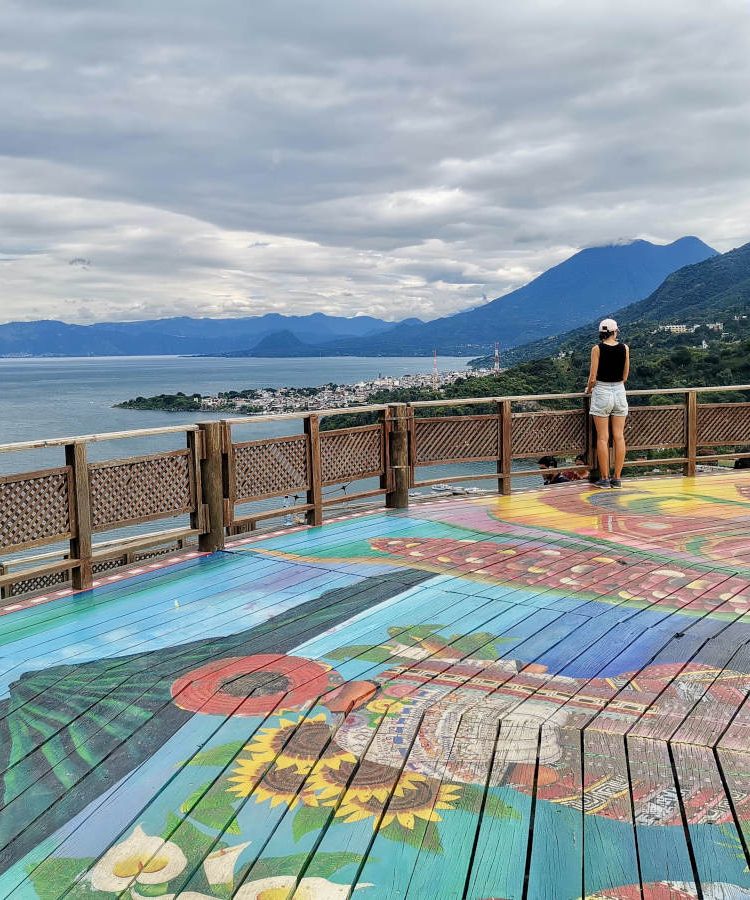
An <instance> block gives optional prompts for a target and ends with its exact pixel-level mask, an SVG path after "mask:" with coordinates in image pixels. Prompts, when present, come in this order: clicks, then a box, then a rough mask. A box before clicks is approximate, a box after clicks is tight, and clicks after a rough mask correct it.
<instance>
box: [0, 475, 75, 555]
mask: <svg viewBox="0 0 750 900" xmlns="http://www.w3.org/2000/svg"><path fill="white" fill-rule="evenodd" d="M68 502H69V501H68V469H67V468H65V469H50V470H49V471H48V472H46V473H44V474H40V475H36V476H34V477H32V478H29V477H27V476H24V475H18V476H6V477H4V478H0V547H13V546H16V545H19V544H26V543H30V542H32V541H42V540H53V539H54V538H56V537H59V536H64V535H66V534H68V533H69V532H70V511H69V507H68Z"/></svg>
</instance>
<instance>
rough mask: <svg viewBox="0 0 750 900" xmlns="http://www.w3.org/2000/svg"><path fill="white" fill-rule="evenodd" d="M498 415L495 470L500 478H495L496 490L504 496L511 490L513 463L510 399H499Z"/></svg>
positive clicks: (511, 408)
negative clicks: (497, 451)
mask: <svg viewBox="0 0 750 900" xmlns="http://www.w3.org/2000/svg"><path fill="white" fill-rule="evenodd" d="M498 414H499V416H500V422H499V428H500V459H499V460H498V463H497V472H498V474H499V475H501V476H502V477H501V478H498V480H497V490H498V493H500V494H505V495H506V496H507V495H508V494H510V492H511V490H512V484H511V476H510V473H511V470H512V464H513V440H512V435H513V432H512V428H513V407H512V404H511V401H510V400H501V401H500V402H499V403H498Z"/></svg>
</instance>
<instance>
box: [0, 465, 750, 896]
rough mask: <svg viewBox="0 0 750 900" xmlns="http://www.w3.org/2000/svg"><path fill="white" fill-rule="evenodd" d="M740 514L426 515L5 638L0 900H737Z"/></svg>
mask: <svg viewBox="0 0 750 900" xmlns="http://www.w3.org/2000/svg"><path fill="white" fill-rule="evenodd" d="M749 501H750V474H748V475H743V474H742V473H736V474H731V475H726V476H724V475H722V476H718V475H717V476H706V477H701V478H698V479H683V478H665V479H643V480H641V481H636V482H631V483H626V485H625V487H623V489H621V490H620V491H614V490H612V491H598V492H597V491H594V490H592V489H590V488H589V487H588V486H587V485H576V484H569V485H561V486H555V487H549V488H545V489H544V490H541V491H535V492H531V493H523V494H518V495H514V496H511V497H502V498H497V497H493V498H483V499H475V500H466V501H460V500H453V501H439V502H435V503H432V504H425V505H421V506H416V507H414V508H412V509H411V510H410V511H409V512H408V513H407V512H400V511H392V512H388V513H385V512H377V513H372V514H368V515H365V516H358V517H354V518H351V519H349V520H344V521H338V522H335V523H331V524H328V525H325V526H323V527H322V528H316V529H302V530H294V531H292V532H288V533H283V534H282V533H275V534H273V535H270V536H267V537H265V538H262V539H253V540H249V541H246V542H244V543H238V544H236V545H234V546H233V548H232V549H231V550H230V551H228V552H225V553H221V554H214V555H212V556H202V557H197V558H194V559H189V560H185V561H183V562H180V563H178V564H177V565H175V566H172V567H169V568H163V569H160V570H155V571H151V572H148V573H144V574H141V575H138V576H135V577H133V578H130V579H127V580H123V581H120V582H117V583H113V584H110V585H105V586H101V587H99V588H97V589H95V590H94V591H91V592H88V593H81V594H74V595H70V596H64V597H59V598H57V599H54V600H53V601H52V602H48V603H45V604H42V605H38V606H35V607H31V606H29V607H27V608H22V609H19V610H17V611H13V612H11V613H10V614H9V615H7V616H5V617H4V618H3V630H2V633H1V634H0V771H1V774H2V805H1V806H0V873H1V874H0V897H2V898H15V900H25V898H29V900H61V898H96V900H104V898H113V897H121V898H126V900H139V898H145V897H168V898H177V897H180V898H183V900H207V898H221V900H228V898H232V897H234V898H239V900H251V898H254V900H283V898H292V897H294V898H298V900H303V898H305V900H316V898H345V897H350V896H356V897H362V898H363V900H366V898H373V900H374V898H378V900H379V898H402V897H413V898H427V897H429V898H446V900H450V898H476V900H481V898H486V900H489V898H508V900H511V898H512V900H522V898H527V897H528V898H535V900H536V898H550V900H567V898H570V900H575V898H579V897H590V898H601V900H604V898H611V900H631V898H633V900H635V898H645V900H657V898H659V900H661V898H680V900H683V898H684V900H686V898H697V897H704V898H710V900H734V898H750V871H749V870H748V860H749V859H750V856H749V855H748V839H749V838H750V502H749Z"/></svg>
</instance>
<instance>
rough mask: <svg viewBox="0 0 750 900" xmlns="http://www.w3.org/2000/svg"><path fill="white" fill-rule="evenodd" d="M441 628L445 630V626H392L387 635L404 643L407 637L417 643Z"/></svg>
mask: <svg viewBox="0 0 750 900" xmlns="http://www.w3.org/2000/svg"><path fill="white" fill-rule="evenodd" d="M442 628H445V625H402V626H398V625H392V626H391V627H390V628H389V629H388V634H389V635H390V636H391V637H397V638H398V639H399V640H400V641H403V642H404V643H406V641H407V638H408V637H411V638H412V640H415V641H419V640H422V638H426V637H429V636H430V635H431V634H435V632H436V631H440V630H441V629H442Z"/></svg>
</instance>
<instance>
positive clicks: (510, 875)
mask: <svg viewBox="0 0 750 900" xmlns="http://www.w3.org/2000/svg"><path fill="white" fill-rule="evenodd" d="M540 743H541V731H540V729H539V728H538V727H537V726H536V724H534V723H529V722H524V721H519V720H510V721H501V722H500V731H499V733H498V739H497V743H496V747H495V755H494V759H493V764H492V773H491V775H490V782H489V783H490V785H501V784H504V785H507V786H508V787H510V788H512V789H513V790H514V791H515V794H514V795H513V800H512V804H513V808H514V810H515V812H516V815H517V817H518V818H517V819H515V820H514V823H513V824H514V827H513V828H510V829H507V832H506V831H505V830H504V831H503V841H502V852H500V853H498V835H497V827H496V822H495V821H494V820H493V819H492V818H491V817H489V816H487V815H483V816H482V818H481V820H480V823H479V831H478V833H477V837H476V844H475V847H474V855H473V858H472V860H471V868H470V870H469V873H468V877H467V879H466V896H468V897H472V898H478V897H492V896H501V897H513V898H519V900H520V898H521V897H522V896H523V895H524V888H525V884H526V877H527V873H528V868H529V866H530V864H531V860H530V850H531V845H530V841H529V838H530V834H531V832H532V830H533V828H534V818H535V813H536V803H535V795H536V784H537V776H538V771H539V746H540ZM507 773H510V774H509V775H507ZM504 796H507V794H504Z"/></svg>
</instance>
